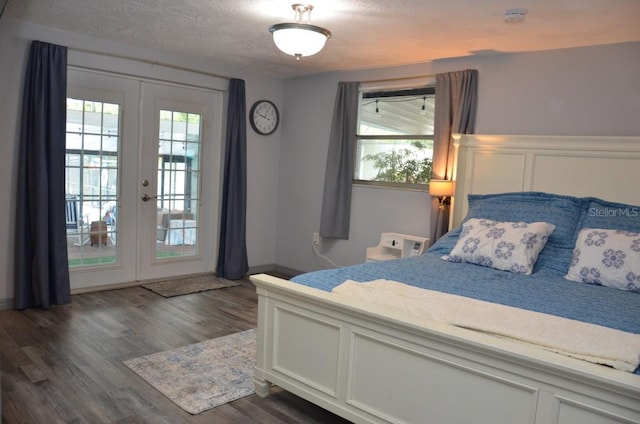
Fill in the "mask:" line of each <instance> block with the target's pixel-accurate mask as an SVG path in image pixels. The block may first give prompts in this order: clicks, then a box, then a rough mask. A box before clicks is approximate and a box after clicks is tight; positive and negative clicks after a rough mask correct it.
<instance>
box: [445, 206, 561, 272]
mask: <svg viewBox="0 0 640 424" xmlns="http://www.w3.org/2000/svg"><path fill="white" fill-rule="evenodd" d="M554 228H555V225H553V224H549V223H548V222H532V223H526V222H500V221H492V220H489V219H477V218H472V219H469V220H468V221H467V222H465V223H464V224H463V226H462V233H460V237H459V238H458V242H457V243H456V245H455V246H454V248H453V249H452V250H451V253H449V255H445V256H443V257H442V258H443V259H445V260H448V261H451V262H469V263H473V264H477V265H482V266H487V267H491V268H496V269H501V270H504V271H511V272H515V273H518V274H524V275H529V274H531V273H532V272H533V266H534V265H535V263H536V261H537V260H538V254H539V253H540V251H541V250H542V248H543V247H544V246H545V244H546V243H547V240H549V235H550V234H551V233H552V232H553V229H554Z"/></svg>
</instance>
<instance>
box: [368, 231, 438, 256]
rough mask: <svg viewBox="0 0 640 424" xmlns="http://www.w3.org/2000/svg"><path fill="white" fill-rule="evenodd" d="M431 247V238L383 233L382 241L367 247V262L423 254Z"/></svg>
mask: <svg viewBox="0 0 640 424" xmlns="http://www.w3.org/2000/svg"><path fill="white" fill-rule="evenodd" d="M428 247H429V239H428V238H425V237H417V236H410V235H407V234H398V233H382V234H381V235H380V243H379V244H378V245H377V246H374V247H368V248H367V262H378V261H388V260H390V259H399V258H406V257H409V256H418V255H422V254H423V253H424V252H426V251H427V248H428Z"/></svg>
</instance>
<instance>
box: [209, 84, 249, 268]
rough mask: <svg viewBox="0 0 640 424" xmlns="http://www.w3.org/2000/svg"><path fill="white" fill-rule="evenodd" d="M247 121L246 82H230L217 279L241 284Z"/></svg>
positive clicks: (244, 260) (244, 246) (244, 256)
mask: <svg viewBox="0 0 640 424" xmlns="http://www.w3.org/2000/svg"><path fill="white" fill-rule="evenodd" d="M246 121H247V119H246V100H245V89H244V80H241V79H235V78H234V79H231V81H229V105H228V107H227V134H226V140H225V160H224V183H223V184H224V185H223V189H222V210H221V219H220V243H219V245H218V265H217V267H216V273H217V275H218V276H220V277H223V278H227V279H229V280H239V279H241V278H243V277H244V276H245V275H246V274H247V272H248V271H249V264H248V259H247V240H246V232H247V224H246V219H247V122H246Z"/></svg>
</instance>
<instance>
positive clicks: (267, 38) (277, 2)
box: [2, 0, 640, 77]
mask: <svg viewBox="0 0 640 424" xmlns="http://www.w3.org/2000/svg"><path fill="white" fill-rule="evenodd" d="M292 3H294V2H292V1H290V0H289V1H284V0H257V1H255V0H254V1H250V0H217V1H216V0H9V2H8V5H7V7H6V10H5V12H4V15H3V17H2V19H6V18H9V19H12V20H17V21H27V22H32V23H35V24H38V25H42V26H47V27H52V28H59V29H63V30H67V31H71V32H76V33H81V34H87V35H91V36H95V37H98V38H102V39H106V40H112V41H119V42H123V43H126V44H129V45H136V46H141V47H147V48H154V49H161V50H166V51H170V52H181V53H186V54H190V55H198V56H203V57H208V58H213V59H215V60H219V61H222V62H226V63H229V64H232V65H241V66H249V67H252V68H254V69H258V70H260V71H261V72H263V73H266V74H269V75H274V76H280V77H291V76H298V75H305V74H312V73H319V72H326V71H335V70H348V69H360V68H371V67H382V66H391V65H403V64H409V63H418V62H425V61H432V60H436V59H442V58H450V57H460V56H468V55H473V54H491V53H498V52H523V51H535V50H548V49H557V48H565V47H577V46H587V45H599V44H610V43H619V42H627V41H639V40H640V0H368V1H365V0H316V1H315V2H313V1H311V4H313V5H314V7H315V9H314V10H313V12H312V14H311V23H312V24H315V25H318V26H323V27H325V28H327V29H329V30H330V31H332V33H333V36H332V38H331V39H330V40H329V41H328V42H327V45H326V47H325V49H324V50H323V51H322V52H320V53H319V54H317V55H315V56H310V57H307V58H302V60H300V61H299V62H296V60H295V59H294V58H293V57H291V56H287V55H285V54H283V53H281V52H279V51H278V50H277V49H276V47H275V46H274V45H273V42H272V40H271V35H270V34H269V32H268V28H269V26H270V25H272V24H275V23H281V22H292V21H293V18H294V16H293V11H292V9H291V4H292ZM514 7H522V8H525V9H528V11H529V12H528V14H527V16H526V20H525V22H524V23H520V24H508V23H505V22H504V20H503V15H504V12H505V11H506V10H507V9H510V8H514Z"/></svg>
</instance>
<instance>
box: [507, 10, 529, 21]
mask: <svg viewBox="0 0 640 424" xmlns="http://www.w3.org/2000/svg"><path fill="white" fill-rule="evenodd" d="M528 12H529V11H528V10H527V9H522V8H520V7H516V8H513V9H507V10H506V11H505V12H504V21H505V23H508V24H519V23H520V22H524V17H525V16H526V15H527V13H528Z"/></svg>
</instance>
